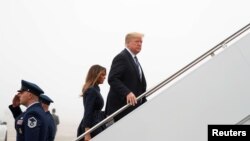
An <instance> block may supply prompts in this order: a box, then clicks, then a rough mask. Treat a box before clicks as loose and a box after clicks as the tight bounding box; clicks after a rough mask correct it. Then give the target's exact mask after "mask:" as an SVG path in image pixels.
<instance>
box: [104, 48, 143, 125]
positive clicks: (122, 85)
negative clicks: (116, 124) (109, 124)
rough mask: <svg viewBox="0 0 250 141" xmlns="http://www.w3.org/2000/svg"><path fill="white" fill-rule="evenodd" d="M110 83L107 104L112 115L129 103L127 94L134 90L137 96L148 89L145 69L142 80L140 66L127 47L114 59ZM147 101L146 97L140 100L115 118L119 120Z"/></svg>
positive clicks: (107, 110) (109, 77)
mask: <svg viewBox="0 0 250 141" xmlns="http://www.w3.org/2000/svg"><path fill="white" fill-rule="evenodd" d="M108 83H109V85H110V90H109V93H108V97H107V104H106V114H107V115H111V114H112V113H114V112H115V111H117V110H119V109H120V108H121V107H123V106H124V105H126V104H127V101H126V96H127V94H129V93H130V92H133V93H134V94H135V96H136V97H138V96H139V95H141V94H142V93H144V92H145V91H146V86H147V84H146V79H145V76H144V73H143V71H142V80H140V76H139V70H138V67H137V66H136V64H135V61H134V58H133V57H132V55H131V54H130V53H129V52H128V50H127V49H124V50H123V51H122V52H121V53H119V54H118V55H117V56H115V58H114V59H113V62H112V65H111V69H110V72H109V76H108ZM145 101H146V98H143V99H142V100H141V101H138V102H137V104H136V106H130V107H129V108H128V109H127V110H125V111H123V112H122V113H120V114H119V115H117V116H116V117H115V118H114V120H115V121H117V120H119V119H120V118H122V117H123V116H125V115H126V114H128V113H129V112H131V111H132V110H134V109H135V108H137V107H138V106H140V105H141V104H143V103H144V102H145Z"/></svg>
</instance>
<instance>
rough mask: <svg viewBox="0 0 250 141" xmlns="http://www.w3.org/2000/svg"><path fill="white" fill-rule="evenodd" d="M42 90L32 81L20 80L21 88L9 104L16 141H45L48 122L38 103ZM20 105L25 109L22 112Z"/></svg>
mask: <svg viewBox="0 0 250 141" xmlns="http://www.w3.org/2000/svg"><path fill="white" fill-rule="evenodd" d="M43 93H44V92H43V90H42V89H41V88H40V87H39V86H37V85H36V84H34V83H31V82H28V81H25V80H22V81H21V89H20V90H18V93H17V95H15V97H14V98H13V101H12V105H10V106H9V108H10V110H11V112H12V114H13V116H14V118H15V129H16V132H17V137H16V140H17V141H46V137H47V133H48V123H47V119H46V113H45V112H44V110H43V108H42V106H41V104H40V103H39V96H40V95H41V94H43ZM20 105H23V106H25V107H26V108H27V109H26V110H25V111H24V112H22V110H21V108H20Z"/></svg>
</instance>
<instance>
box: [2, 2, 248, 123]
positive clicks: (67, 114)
mask: <svg viewBox="0 0 250 141" xmlns="http://www.w3.org/2000/svg"><path fill="white" fill-rule="evenodd" d="M249 13H250V8H249V4H248V1H247V0H237V1H236V0H234V1H233V0H231V1H229V0H188V1H187V0H174V1H170V0H105V1H103V0H91V1H87V0H1V1H0V20H1V21H0V66H1V67H0V68H1V69H0V92H1V94H0V103H1V106H0V118H1V119H4V120H6V118H7V117H8V115H10V112H9V110H8V105H9V104H10V103H11V101H12V97H13V96H14V95H15V94H16V90H17V89H19V88H20V87H21V84H20V82H21V79H24V80H27V81H31V82H34V83H36V84H38V85H39V86H40V87H41V88H42V89H43V90H44V91H45V94H47V95H48V96H50V97H51V98H52V99H53V100H54V101H55V103H54V104H52V105H51V107H55V108H56V109H57V113H58V114H59V115H60V117H61V119H62V121H73V122H76V123H79V122H80V121H79V120H80V119H81V118H82V114H83V106H82V99H81V98H79V94H80V92H81V87H82V85H83V83H84V80H85V76H86V73H87V71H88V69H89V67H90V66H91V65H93V64H100V65H102V66H104V67H106V68H107V71H109V69H110V65H111V61H112V59H113V57H114V56H115V55H116V54H117V53H119V52H120V51H121V50H122V49H123V48H124V36H125V35H126V33H128V32H133V31H137V32H142V33H144V34H145V38H144V43H143V47H142V51H141V53H140V54H139V55H138V58H139V60H140V63H141V65H142V67H143V70H144V73H145V75H146V79H147V82H148V89H149V88H152V87H153V86H155V85H156V84H157V83H159V82H161V81H162V80H164V79H166V78H167V77H169V76H170V75H172V74H173V73H175V72H176V71H178V70H179V69H181V68H182V67H184V66H185V65H187V64H188V63H190V62H191V61H193V60H194V59H196V58H197V57H198V56H200V55H201V54H202V53H204V52H206V51H207V50H209V49H210V48H212V47H214V46H215V45H217V44H218V43H219V42H221V41H222V40H224V39H225V38H227V37H228V36H230V35H231V34H233V33H234V32H236V31H237V30H239V29H240V28H242V27H243V26H245V25H247V24H248V22H249V21H250V20H249V19H250V14H249ZM108 89H109V85H108V83H107V81H105V82H104V84H103V85H101V92H102V94H103V97H104V99H105V100H106V96H107V93H108Z"/></svg>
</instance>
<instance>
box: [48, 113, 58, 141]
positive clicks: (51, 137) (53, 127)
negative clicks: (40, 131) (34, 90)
mask: <svg viewBox="0 0 250 141" xmlns="http://www.w3.org/2000/svg"><path fill="white" fill-rule="evenodd" d="M46 116H47V120H48V121H47V123H48V126H49V128H48V129H49V130H48V137H47V141H54V139H55V135H56V125H55V122H54V119H53V117H52V115H51V114H50V112H49V111H48V112H46Z"/></svg>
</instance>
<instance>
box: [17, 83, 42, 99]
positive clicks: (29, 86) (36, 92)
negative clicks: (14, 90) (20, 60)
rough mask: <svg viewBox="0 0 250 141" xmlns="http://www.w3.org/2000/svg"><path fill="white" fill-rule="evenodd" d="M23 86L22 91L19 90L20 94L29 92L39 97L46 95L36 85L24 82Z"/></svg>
mask: <svg viewBox="0 0 250 141" xmlns="http://www.w3.org/2000/svg"><path fill="white" fill-rule="evenodd" d="M21 85H22V86H21V89H20V90H18V92H23V91H28V92H31V93H33V94H34V95H37V96H40V95H41V94H43V93H44V91H43V90H42V89H41V88H40V87H39V86H37V85H36V84H34V83H31V82H28V81H25V80H22V81H21Z"/></svg>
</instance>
